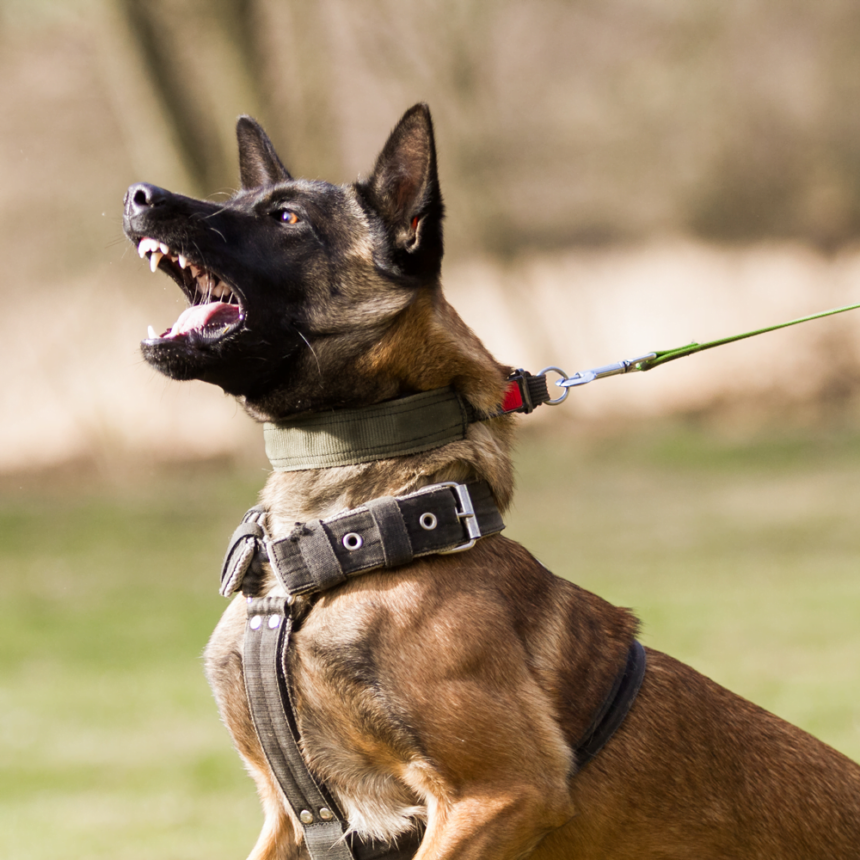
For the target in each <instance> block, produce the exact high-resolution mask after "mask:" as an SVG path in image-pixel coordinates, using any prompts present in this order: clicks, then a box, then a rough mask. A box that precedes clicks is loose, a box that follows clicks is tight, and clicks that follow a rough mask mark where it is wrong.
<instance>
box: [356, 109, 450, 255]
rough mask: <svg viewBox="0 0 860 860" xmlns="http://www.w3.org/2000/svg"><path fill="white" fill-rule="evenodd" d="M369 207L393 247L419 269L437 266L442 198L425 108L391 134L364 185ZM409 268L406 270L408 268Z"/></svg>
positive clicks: (410, 114)
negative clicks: (382, 225) (409, 256)
mask: <svg viewBox="0 0 860 860" xmlns="http://www.w3.org/2000/svg"><path fill="white" fill-rule="evenodd" d="M367 187H368V190H369V191H370V196H371V200H372V202H373V204H374V208H375V209H376V210H377V212H379V214H380V215H381V216H382V219H383V220H384V221H385V223H386V224H387V226H388V228H389V235H390V236H391V238H392V240H393V241H394V244H395V247H396V249H397V250H399V251H401V252H406V253H407V254H409V255H412V256H414V257H415V258H416V260H415V262H416V263H418V259H417V258H421V264H422V268H426V266H427V265H432V264H433V259H434V258H435V265H436V267H437V269H438V266H439V265H440V264H441V259H442V215H443V211H444V207H443V205H442V195H441V192H440V191H439V178H438V175H437V172H436V144H435V142H434V139H433V123H432V121H431V119H430V109H429V108H428V107H427V105H425V104H417V105H415V106H414V107H413V108H410V109H409V110H408V111H407V112H406V113H405V114H404V115H403V118H402V119H401V120H400V122H399V123H398V124H397V126H396V128H395V129H394V131H393V132H391V135H390V137H389V138H388V142H387V143H386V144H385V147H384V148H383V150H382V152H381V153H380V155H379V158H378V159H377V160H376V166H375V167H374V169H373V174H372V175H371V177H370V179H369V180H368V182H367ZM410 268H411V267H410Z"/></svg>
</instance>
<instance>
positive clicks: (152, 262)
mask: <svg viewBox="0 0 860 860" xmlns="http://www.w3.org/2000/svg"><path fill="white" fill-rule="evenodd" d="M163 256H164V254H162V253H161V251H153V252H152V253H151V254H150V255H149V270H150V271H151V272H154V271H155V270H156V269H157V268H158V264H159V263H160V262H161V258H162V257H163Z"/></svg>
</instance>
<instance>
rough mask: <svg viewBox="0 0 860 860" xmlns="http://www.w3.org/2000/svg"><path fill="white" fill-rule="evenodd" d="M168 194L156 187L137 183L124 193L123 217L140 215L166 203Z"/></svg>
mask: <svg viewBox="0 0 860 860" xmlns="http://www.w3.org/2000/svg"><path fill="white" fill-rule="evenodd" d="M168 197H170V192H169V191H165V190H164V189H163V188H159V187H158V186H157V185H149V184H148V183H146V182H138V183H136V184H134V185H132V186H131V187H130V188H129V189H128V191H126V192H125V215H126V217H127V218H130V217H131V216H132V215H140V214H142V213H143V212H146V211H147V210H148V209H153V208H155V207H156V206H160V205H162V204H163V203H166V202H167V198H168Z"/></svg>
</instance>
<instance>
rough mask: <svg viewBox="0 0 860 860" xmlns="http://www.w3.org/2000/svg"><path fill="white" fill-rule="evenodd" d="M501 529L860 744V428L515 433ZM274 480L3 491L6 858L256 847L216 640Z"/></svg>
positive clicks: (215, 854)
mask: <svg viewBox="0 0 860 860" xmlns="http://www.w3.org/2000/svg"><path fill="white" fill-rule="evenodd" d="M517 462H518V474H519V492H518V496H517V504H516V506H515V508H514V509H513V510H512V511H511V513H510V514H509V515H508V517H507V519H508V522H509V524H510V526H509V530H508V533H509V534H510V535H511V536H512V537H515V538H517V539H519V540H521V541H522V542H524V543H525V544H526V545H527V546H529V547H530V548H531V549H532V550H533V551H534V552H535V553H536V555H538V557H540V558H541V559H542V560H543V561H544V562H545V563H546V564H547V565H548V566H549V567H550V568H551V569H553V570H555V572H556V573H558V574H560V575H563V576H567V577H569V578H571V579H573V580H575V581H576V582H578V583H579V584H581V585H583V586H584V587H586V588H589V589H591V590H593V591H595V592H597V593H599V594H601V595H603V596H605V597H607V598H608V599H610V600H612V601H614V602H616V603H620V604H623V605H626V606H631V607H633V608H634V609H635V610H636V612H637V614H638V615H639V616H640V618H641V619H642V621H643V640H644V641H645V642H646V644H649V645H651V646H653V647H656V648H660V649H662V650H666V651H669V652H671V653H673V654H674V655H675V656H678V657H680V658H681V659H684V660H686V661H687V662H689V663H691V664H692V665H694V666H696V667H697V668H698V669H700V670H701V671H703V672H705V673H706V674H708V675H710V676H711V677H713V678H714V679H716V680H717V681H719V682H721V683H723V684H725V685H726V686H729V687H730V688H732V689H734V690H736V691H737V692H739V693H741V694H743V695H745V696H747V697H748V698H751V699H753V700H754V701H756V702H758V703H759V704H762V705H764V706H765V707H767V708H769V709H770V710H773V711H775V712H776V713H778V714H780V715H781V716H784V717H786V718H787V719H789V720H791V721H793V722H796V723H798V724H799V725H801V726H803V727H804V728H806V729H807V730H809V731H811V732H812V733H814V734H816V735H818V736H819V737H821V738H822V739H824V740H826V741H827V742H828V743H830V744H832V745H833V746H835V747H837V748H838V749H840V750H842V751H843V752H845V753H847V754H848V755H850V756H851V757H853V758H855V759H857V758H860V693H858V692H857V691H858V690H860V661H858V659H857V655H858V653H860V623H858V622H860V575H858V558H860V530H858V528H857V525H856V519H857V513H856V512H857V511H858V510H860V438H858V437H853V436H847V435H826V434H825V435H821V436H817V437H816V436H812V435H809V436H805V437H804V436H794V437H790V436H785V437H783V438H773V437H770V438H762V439H759V440H757V441H754V442H743V443H740V442H735V443H730V442H727V441H724V440H719V439H714V438H709V437H707V436H706V435H703V434H701V433H695V432H692V431H686V430H683V429H677V428H676V429H673V428H663V429H661V430H659V431H658V430H653V431H651V432H650V433H649V434H648V435H646V436H644V437H639V438H636V439H632V438H628V439H618V440H606V441H603V442H590V443H584V442H582V441H581V440H576V439H570V438H564V437H559V436H540V435H532V436H529V437H526V438H524V439H523V441H522V443H521V445H520V451H519V455H518V458H517ZM261 483H262V476H261V473H260V471H259V470H258V469H256V468H253V467H248V468H247V469H246V470H245V474H242V475H239V476H237V475H236V474H235V473H234V472H232V471H230V470H220V471H219V470H215V469H209V470H206V469H198V470H193V469H186V470H179V471H176V470H174V471H173V472H172V473H171V474H161V475H154V476H149V477H148V478H146V479H145V480H138V481H136V482H135V483H134V485H132V484H127V485H108V484H105V483H104V482H99V481H96V480H91V479H87V478H86V476H81V478H80V479H79V480H78V481H76V482H73V483H71V484H70V483H69V482H68V481H66V482H64V483H63V484H62V485H61V486H59V487H53V488H52V487H46V486H45V485H44V484H42V485H41V486H36V485H27V483H24V484H23V485H21V484H20V483H12V482H9V481H7V482H6V483H5V484H4V485H3V486H2V487H0V490H2V492H0V571H2V574H0V575H2V585H3V599H2V600H0V856H2V857H9V858H14V860H43V858H45V860H47V858H52V860H53V858H56V857H64V858H70V860H75V858H87V860H101V858H105V860H107V858H111V860H143V858H147V860H149V858H152V857H159V858H162V860H173V858H176V860H178V858H188V857H203V856H205V857H207V858H208V860H222V858H223V860H227V858H236V857H244V856H246V855H247V853H248V851H249V850H250V848H251V846H252V845H253V843H254V840H255V839H256V836H257V833H258V831H259V827H260V824H261V814H260V812H259V808H258V804H257V800H256V797H255V794H254V789H253V785H252V783H251V781H250V780H249V779H248V777H247V776H246V775H245V774H244V772H243V770H242V768H241V766H240V764H239V761H238V757H237V756H236V754H235V753H234V752H233V750H232V749H231V746H230V742H229V738H228V736H227V732H226V730H225V729H224V728H223V727H222V726H221V725H220V723H219V721H218V717H217V714H216V709H215V705H214V702H213V701H212V699H211V695H210V693H209V691H208V688H207V687H206V684H205V681H204V680H203V676H202V671H201V664H200V654H201V651H202V648H203V646H204V644H205V642H206V639H207V638H208V635H209V633H210V631H211V629H212V627H213V626H214V624H215V622H216V620H217V618H218V616H219V614H220V612H221V611H222V609H223V606H224V602H223V601H222V599H221V598H220V597H218V595H217V575H218V569H219V566H220V561H221V556H222V552H223V548H224V546H225V544H226V540H227V538H228V536H229V534H230V533H231V531H232V529H233V527H234V526H235V525H236V523H237V522H238V520H239V518H240V517H241V515H242V513H243V512H244V510H245V509H246V508H247V507H249V506H250V505H251V504H253V502H254V500H255V496H256V492H257V490H258V489H259V485H260V484H261Z"/></svg>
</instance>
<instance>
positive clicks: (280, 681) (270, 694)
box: [242, 597, 423, 860]
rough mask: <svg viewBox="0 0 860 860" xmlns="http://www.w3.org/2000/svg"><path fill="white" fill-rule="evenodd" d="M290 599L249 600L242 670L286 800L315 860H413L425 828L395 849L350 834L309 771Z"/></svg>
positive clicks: (268, 756)
mask: <svg viewBox="0 0 860 860" xmlns="http://www.w3.org/2000/svg"><path fill="white" fill-rule="evenodd" d="M292 602H293V601H292V599H291V598H271V597H264V598H256V599H252V600H249V601H248V622H247V625H246V627H245V641H244V649H243V655H242V660H243V669H244V675H245V692H246V695H247V698H248V702H249V705H250V708H251V717H252V719H253V721H254V729H255V731H256V732H257V737H258V738H259V739H260V744H261V746H262V747H263V751H264V753H265V754H266V760H267V761H268V762H269V766H270V767H271V769H272V773H273V774H274V776H275V779H276V780H277V781H278V784H279V785H280V787H281V791H282V792H283V793H284V797H285V798H286V799H287V802H288V803H289V804H290V806H291V808H292V810H293V812H294V813H295V816H296V818H297V819H298V821H299V822H300V826H301V827H302V829H303V831H304V836H305V844H306V845H307V847H308V851H309V852H310V855H311V858H312V860H377V858H383V857H384V858H385V860H409V858H411V857H413V856H414V855H415V853H416V852H417V850H418V846H419V844H420V842H421V838H422V836H423V828H420V829H416V830H414V831H412V832H410V833H408V834H404V836H403V837H401V839H400V840H399V841H398V844H397V845H396V846H392V845H387V844H384V843H377V842H374V841H373V840H370V839H364V838H362V837H361V836H360V835H359V834H356V833H351V834H349V836H347V837H346V838H344V834H345V833H346V832H347V829H348V826H349V824H348V822H347V820H346V819H345V818H344V816H343V813H342V812H341V810H340V809H339V808H338V806H337V803H336V802H335V800H334V798H333V797H332V796H331V794H330V793H329V792H328V790H327V789H326V787H325V785H323V784H322V783H320V782H318V781H317V780H316V779H315V778H314V776H313V774H312V773H311V772H310V770H309V769H308V767H307V765H306V763H305V760H304V756H303V755H302V751H301V746H300V743H301V739H300V735H299V730H298V725H297V723H296V716H295V706H294V703H293V700H292V691H291V685H290V678H289V673H290V665H289V647H290V634H291V632H292V627H293V618H292V616H291V614H290V609H289V607H290V604H291V603H292Z"/></svg>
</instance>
